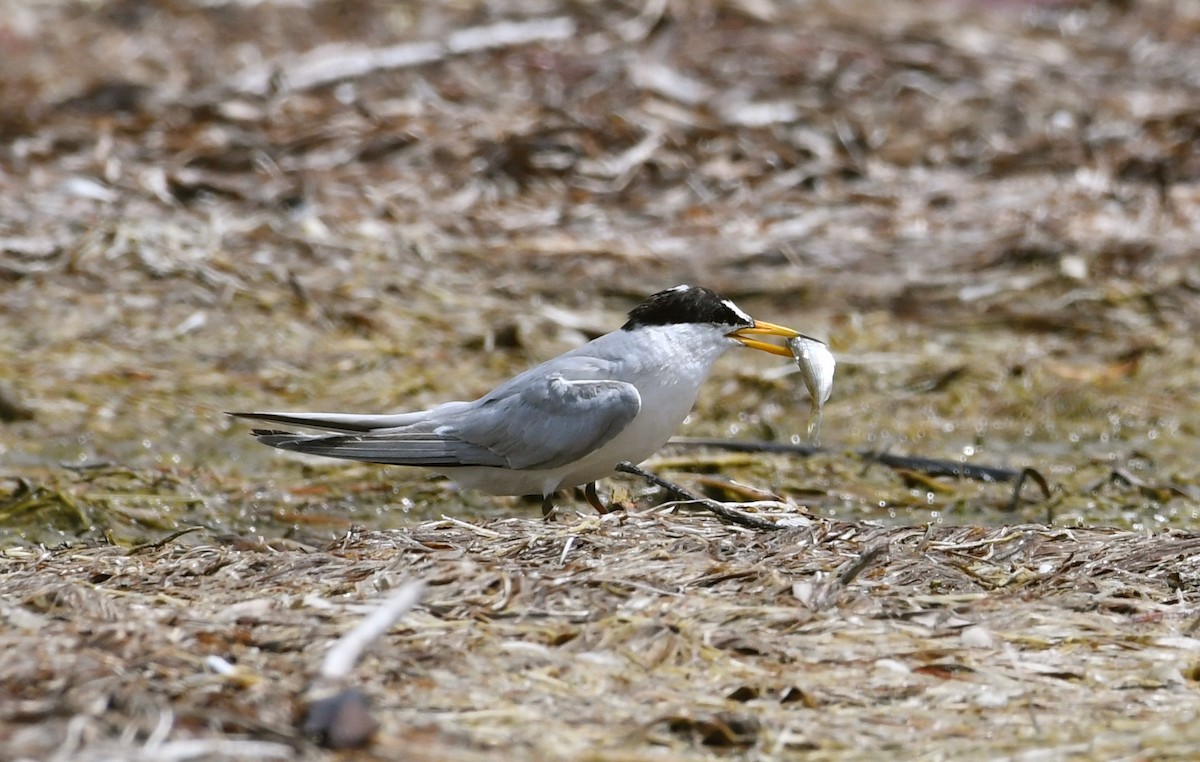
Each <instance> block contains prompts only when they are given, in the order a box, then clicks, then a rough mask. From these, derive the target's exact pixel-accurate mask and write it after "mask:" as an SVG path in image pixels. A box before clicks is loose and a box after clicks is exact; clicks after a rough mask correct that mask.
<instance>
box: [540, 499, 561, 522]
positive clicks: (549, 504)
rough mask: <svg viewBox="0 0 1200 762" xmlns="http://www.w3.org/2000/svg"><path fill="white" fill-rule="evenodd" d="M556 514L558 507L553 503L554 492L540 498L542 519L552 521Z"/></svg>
mask: <svg viewBox="0 0 1200 762" xmlns="http://www.w3.org/2000/svg"><path fill="white" fill-rule="evenodd" d="M557 516H558V508H557V507H556V506H555V505H554V494H553V493H551V494H549V495H546V496H545V497H544V498H542V521H554V520H555V519H556V517H557Z"/></svg>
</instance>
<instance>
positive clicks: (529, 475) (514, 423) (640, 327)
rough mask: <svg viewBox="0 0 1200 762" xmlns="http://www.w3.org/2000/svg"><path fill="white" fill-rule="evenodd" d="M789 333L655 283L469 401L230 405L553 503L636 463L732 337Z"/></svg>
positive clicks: (747, 341)
mask: <svg viewBox="0 0 1200 762" xmlns="http://www.w3.org/2000/svg"><path fill="white" fill-rule="evenodd" d="M762 335H767V336H779V337H782V338H785V339H790V338H795V337H797V336H800V335H801V334H800V333H798V332H797V331H794V330H792V329H791V328H785V327H783V326H781V325H775V324H774V323H766V322H763V321H761V320H755V319H754V318H752V317H750V316H749V315H747V314H746V313H745V312H743V311H742V310H741V309H739V308H738V306H737V305H736V304H734V303H733V302H732V301H730V300H729V299H726V298H724V297H722V296H721V295H720V294H717V293H716V292H715V291H712V290H710V289H707V288H702V287H698V286H687V285H683V286H676V287H675V288H671V289H667V290H665V291H660V292H658V293H657V294H654V295H653V296H651V297H649V298H648V299H646V300H645V301H643V302H642V303H641V304H639V305H637V306H636V307H634V308H633V310H631V311H630V312H629V319H628V320H627V321H626V322H625V324H624V325H623V326H621V328H620V329H619V330H616V331H613V332H612V333H607V334H605V335H603V336H600V337H599V338H596V339H593V340H592V341H590V342H588V343H587V344H584V345H583V346H581V347H579V348H577V349H572V350H571V351H569V352H567V353H565V354H562V355H559V356H558V357H555V358H554V359H552V360H548V361H546V362H544V363H542V364H541V365H538V366H536V367H534V368H531V369H530V370H527V371H525V372H524V373H521V374H520V375H517V376H514V377H513V378H511V379H509V380H508V381H505V382H504V383H503V384H501V385H500V386H498V387H496V388H495V389H493V390H492V391H491V392H489V393H487V394H485V395H484V396H482V397H480V398H479V399H477V400H475V401H473V402H446V403H444V404H441V405H438V406H436V407H433V408H430V409H428V410H420V411H417V412H413V413H399V414H394V415H357V414H353V413H286V412H256V413H230V415H234V416H237V417H239V418H251V419H254V420H259V421H269V422H271V423H276V424H282V425H284V426H289V427H301V428H309V429H318V430H321V431H324V432H336V433H323V434H304V433H295V432H286V431H277V430H273V429H255V430H254V436H255V437H257V438H258V441H260V442H262V443H263V444H267V445H270V446H272V447H277V448H279V449H281V450H291V451H295V452H302V453H309V454H312V455H324V456H328V457H332V458H347V459H350V460H359V461H366V462H368V463H384V464H389V465H396V466H422V467H425V468H428V469H430V470H432V471H435V472H437V473H440V474H443V475H445V476H446V477H448V478H449V479H451V480H452V481H454V482H456V483H457V484H459V485H460V486H462V487H466V488H468V489H475V490H479V491H481V492H486V493H490V494H493V495H540V496H541V497H542V499H543V503H542V510H543V512H544V513H546V514H547V515H548V514H550V513H551V512H552V510H553V495H554V493H555V492H557V491H558V490H560V489H565V488H568V487H575V486H580V485H585V494H586V495H587V499H588V502H589V503H591V504H592V506H594V507H595V508H596V510H598V511H600V512H601V513H603V512H605V508H604V506H603V504H602V503H601V502H600V500H599V498H598V497H597V495H596V489H595V482H596V480H597V479H600V478H602V477H605V476H609V475H611V474H612V473H613V472H614V471H615V469H616V466H617V464H618V463H621V462H624V461H628V462H630V463H634V464H636V463H640V462H641V461H643V460H645V459H646V458H648V457H650V455H652V454H653V453H654V452H655V451H656V450H658V449H659V448H660V447H662V446H663V445H664V444H666V442H667V440H668V439H670V438H671V435H672V434H673V433H674V432H675V429H676V428H677V427H678V426H679V424H681V423H682V422H683V419H684V418H685V417H686V416H687V414H688V412H690V411H691V409H692V406H693V404H695V402H696V397H697V395H698V394H699V392H700V386H701V385H702V384H703V383H704V379H705V378H707V377H708V374H709V371H710V370H711V369H712V366H713V363H715V362H716V361H717V359H718V358H719V357H721V355H723V354H725V352H726V351H728V350H730V349H733V348H734V347H750V348H751V349H758V350H762V351H764V352H770V353H771V354H776V355H781V356H783V357H792V352H791V350H789V349H788V348H786V347H784V346H778V345H775V344H772V343H769V342H765V341H760V340H758V339H757V338H754V337H755V336H762Z"/></svg>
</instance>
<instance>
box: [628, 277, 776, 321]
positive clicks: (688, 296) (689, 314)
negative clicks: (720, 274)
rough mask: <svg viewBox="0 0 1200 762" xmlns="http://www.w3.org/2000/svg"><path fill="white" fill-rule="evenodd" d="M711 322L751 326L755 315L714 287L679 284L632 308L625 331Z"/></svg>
mask: <svg viewBox="0 0 1200 762" xmlns="http://www.w3.org/2000/svg"><path fill="white" fill-rule="evenodd" d="M680 323H709V324H714V325H729V326H735V327H736V326H752V325H754V319H753V318H751V317H750V316H749V315H747V314H746V313H745V312H742V311H741V310H740V309H738V307H737V305H736V304H734V303H733V302H731V301H729V300H728V299H726V298H725V297H723V296H721V295H720V294H718V293H717V292H716V291H713V290H712V289H708V288H704V287H702V286H676V287H675V288H668V289H667V290H666V291H659V292H658V293H657V294H654V295H653V296H650V297H648V298H647V299H646V300H645V301H644V302H642V303H641V304H639V305H638V306H636V307H634V308H633V309H632V310H631V311H630V312H629V320H628V321H626V323H625V325H623V326H621V330H623V331H632V330H633V329H635V328H640V327H642V326H650V325H677V324H680Z"/></svg>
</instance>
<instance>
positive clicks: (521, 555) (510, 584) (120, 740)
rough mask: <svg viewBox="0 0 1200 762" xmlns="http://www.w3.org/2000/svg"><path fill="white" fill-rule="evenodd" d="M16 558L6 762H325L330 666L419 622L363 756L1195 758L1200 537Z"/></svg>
mask: <svg viewBox="0 0 1200 762" xmlns="http://www.w3.org/2000/svg"><path fill="white" fill-rule="evenodd" d="M203 542H204V538H203V536H202V535H201V534H199V533H193V534H189V535H184V536H181V537H179V538H177V539H176V541H175V542H174V543H172V544H168V545H163V546H159V547H145V548H142V549H140V550H136V551H129V550H126V549H121V548H117V547H73V548H65V549H58V550H33V549H9V550H7V551H5V552H4V553H3V555H2V556H0V588H2V589H3V592H4V595H3V598H2V603H0V613H2V615H3V618H4V621H5V626H4V628H3V631H2V632H0V675H2V677H0V690H2V695H3V696H4V701H3V702H2V703H0V740H2V743H3V748H4V749H6V753H5V756H6V758H21V757H30V758H42V757H46V756H56V757H57V758H63V759H66V758H71V759H80V760H98V759H107V758H117V757H119V758H124V759H156V760H164V759H192V758H197V757H202V756H206V755H207V756H206V758H222V759H225V758H228V759H232V758H245V759H270V758H275V759H320V758H324V757H325V755H327V754H328V752H326V751H324V750H323V749H321V748H319V747H318V746H317V745H316V744H315V743H314V741H313V740H312V739H311V738H309V737H307V736H306V735H304V734H303V733H302V731H301V730H300V729H298V728H299V725H300V720H301V718H302V716H303V712H304V701H305V688H306V686H307V685H309V684H310V682H311V680H312V679H313V677H314V676H315V675H316V674H317V672H318V670H319V669H320V665H321V662H322V660H323V658H324V657H325V654H326V652H327V650H328V648H329V646H330V644H331V643H333V642H335V641H336V640H337V638H338V637H340V636H341V635H343V634H344V633H346V632H347V631H349V630H350V629H351V628H352V627H353V626H354V625H355V624H356V623H357V622H358V621H360V620H361V619H362V617H363V616H364V615H365V614H367V613H369V612H370V611H371V610H372V609H373V607H374V606H375V605H376V604H377V603H378V602H380V601H383V600H385V599H387V598H388V597H389V595H390V593H391V591H394V590H395V589H396V588H397V587H398V586H400V585H401V584H404V583H405V582H406V581H407V580H411V579H419V580H421V581H422V582H423V583H424V584H425V585H426V589H425V592H424V596H423V600H422V603H420V604H419V605H418V606H417V607H416V608H415V609H414V610H412V611H410V612H409V613H408V614H407V615H406V616H404V618H402V619H401V620H400V621H399V622H398V623H397V624H395V625H394V626H392V627H391V628H390V630H388V632H387V633H386V634H385V635H384V636H383V637H382V638H381V639H380V640H379V641H378V642H376V643H375V644H374V646H373V647H372V648H371V649H370V650H369V651H368V652H367V653H366V654H365V656H364V657H363V658H362V660H361V661H360V662H359V663H358V664H357V666H356V667H355V668H354V669H353V670H352V674H351V675H350V676H349V679H350V680H351V681H352V682H353V684H354V685H355V688H356V690H358V691H361V693H362V694H363V696H364V697H365V700H366V702H367V703H368V704H369V705H370V707H371V712H372V713H373V716H374V718H375V719H376V720H378V722H379V723H380V727H379V730H378V732H377V733H375V735H374V737H373V740H372V742H371V745H370V746H369V747H368V748H367V749H366V750H364V751H363V752H361V753H362V754H364V755H366V756H378V757H379V758H395V756H396V754H398V753H400V752H401V751H403V753H404V754H405V755H406V757H407V758H415V759H447V758H455V759H472V758H478V759H495V758H498V757H497V755H498V754H502V756H503V758H505V759H612V760H617V759H622V760H624V759H644V758H649V757H651V756H653V757H654V758H657V759H706V758H728V757H729V755H730V754H733V755H735V756H736V757H738V758H774V757H778V756H788V755H789V754H795V753H801V752H803V753H805V754H806V758H812V759H851V758H856V757H859V756H861V755H862V754H864V753H880V754H882V753H885V752H886V753H891V754H895V753H897V752H901V753H902V756H904V757H905V758H921V757H929V758H934V757H936V758H950V757H959V756H966V755H968V754H979V753H984V754H987V755H998V754H1004V753H1013V752H1017V751H1020V750H1030V749H1038V750H1041V751H1042V752H1043V753H1049V754H1050V755H1051V756H1052V757H1054V758H1068V757H1072V756H1087V757H1095V758H1106V757H1107V758H1113V757H1119V756H1127V755H1130V754H1134V753H1135V752H1136V753H1137V754H1139V755H1146V754H1149V755H1150V756H1153V757H1154V758H1180V759H1182V758H1186V757H1188V756H1190V753H1191V752H1192V751H1194V749H1195V748H1196V746H1197V743H1200V722H1197V715H1198V713H1200V685H1198V683H1197V680H1198V678H1200V634H1198V632H1197V630H1198V627H1197V625H1198V623H1200V619H1198V616H1200V615H1198V609H1197V606H1196V604H1195V595H1196V588H1197V584H1198V583H1200V560H1198V559H1200V557H1198V556H1197V551H1198V550H1200V534H1194V533H1178V532H1170V533H1166V534H1162V535H1159V536H1153V537H1151V536H1146V535H1142V534H1135V533H1129V532H1119V531H1113V530H1103V529H1075V530H1067V529H1062V528H1047V527H1042V526H1032V525H1029V526H1014V527H1004V528H976V527H962V528H947V527H933V526H931V527H921V528H908V527H905V528H890V527H889V528H884V527H877V526H873V525H868V524H861V523H860V524H851V523H842V522H835V521H828V520H822V519H813V520H811V521H810V522H809V523H808V524H807V525H806V526H802V527H798V528H794V529H788V530H783V531H776V532H768V533H759V532H754V531H752V530H749V529H743V528H739V527H730V526H728V525H725V524H722V523H720V522H719V521H718V520H717V519H715V518H713V517H707V516H700V515H695V514H693V515H686V516H682V515H680V516H676V515H667V514H662V513H650V514H645V515H619V514H618V515H610V516H605V517H589V518H584V519H579V520H575V521H573V520H567V521H566V522H564V523H560V524H545V523H543V522H540V521H531V520H528V519H503V520H496V521H488V522H484V523H479V524H475V523H468V522H463V521H458V520H451V519H444V520H440V521H433V522H428V523H425V524H422V525H420V526H416V527H414V528H411V529H407V530H399V531H393V532H371V533H353V534H350V535H348V536H346V537H344V538H342V540H341V541H339V542H337V543H336V544H334V545H331V546H330V547H327V548H324V549H320V550H316V549H305V548H298V547H295V546H283V545H280V544H253V543H251V544H245V545H239V546H234V545H213V544H192V545H190V546H185V545H184V543H203Z"/></svg>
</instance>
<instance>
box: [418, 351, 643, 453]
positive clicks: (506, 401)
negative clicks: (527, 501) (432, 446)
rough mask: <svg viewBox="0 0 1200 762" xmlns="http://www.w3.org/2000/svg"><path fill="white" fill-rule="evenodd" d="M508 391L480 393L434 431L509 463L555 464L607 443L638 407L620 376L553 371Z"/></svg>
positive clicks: (629, 386)
mask: <svg viewBox="0 0 1200 762" xmlns="http://www.w3.org/2000/svg"><path fill="white" fill-rule="evenodd" d="M506 386H507V385H506ZM508 388H511V387H508ZM497 391H500V390H497ZM514 391H515V393H511V394H500V395H488V396H487V397H484V398H483V399H481V400H480V401H479V403H478V406H477V407H475V409H474V410H472V411H470V413H469V414H465V415H463V416H462V417H461V419H460V420H459V421H457V422H455V423H453V424H451V425H448V426H444V427H442V428H440V429H439V430H438V432H439V433H444V434H446V435H450V436H454V437H456V438H460V439H462V440H464V441H466V442H470V443H472V444H475V445H478V446H480V447H483V448H485V449H486V450H487V451H488V452H491V453H495V454H496V455H499V456H501V457H502V458H504V460H505V462H506V464H507V466H508V467H509V468H515V469H532V468H557V467H559V466H562V465H565V464H567V463H570V462H571V461H573V460H578V459H579V458H582V457H583V456H584V455H587V454H588V453H590V452H592V451H593V450H596V449H598V448H600V447H602V446H603V445H605V444H606V443H608V442H609V440H611V439H612V438H613V437H615V436H616V435H617V434H618V433H620V432H621V430H622V429H624V428H625V427H626V426H628V425H629V423H630V421H632V420H633V419H634V418H635V417H636V416H637V414H638V411H639V410H641V409H642V397H641V395H640V394H638V390H637V388H636V387H634V386H633V384H629V383H626V382H624V381H608V380H606V381H594V380H571V379H568V378H564V377H563V376H562V375H561V374H554V375H552V376H549V377H547V378H545V379H544V380H541V381H536V382H530V383H526V384H523V385H520V387H519V391H516V390H514Z"/></svg>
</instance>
